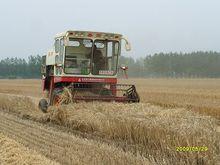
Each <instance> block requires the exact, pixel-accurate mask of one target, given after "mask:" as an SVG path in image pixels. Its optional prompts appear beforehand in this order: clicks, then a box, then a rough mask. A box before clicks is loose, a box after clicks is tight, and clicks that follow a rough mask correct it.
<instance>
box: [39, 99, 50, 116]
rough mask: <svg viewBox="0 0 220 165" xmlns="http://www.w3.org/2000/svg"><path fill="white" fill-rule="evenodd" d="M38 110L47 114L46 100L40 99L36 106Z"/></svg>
mask: <svg viewBox="0 0 220 165" xmlns="http://www.w3.org/2000/svg"><path fill="white" fill-rule="evenodd" d="M38 107H39V109H40V110H41V111H42V112H43V113H47V108H48V103H47V100H46V99H41V100H40V101H39V104H38Z"/></svg>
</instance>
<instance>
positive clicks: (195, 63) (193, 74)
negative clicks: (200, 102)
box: [0, 51, 220, 78]
mask: <svg viewBox="0 0 220 165" xmlns="http://www.w3.org/2000/svg"><path fill="white" fill-rule="evenodd" d="M119 61H120V62H119V63H120V65H126V66H128V75H129V76H130V77H173V78H206V77H207V78H218V77H220V53H218V52H211V51H210V52H202V51H200V52H192V53H158V54H154V55H147V56H146V57H144V58H138V59H134V58H132V57H124V56H121V57H120V60H119ZM40 67H41V56H39V55H35V56H33V55H31V56H29V57H28V59H23V58H17V57H15V58H5V59H3V60H1V61H0V78H40V77H41V73H40ZM119 74H120V75H121V76H122V72H119Z"/></svg>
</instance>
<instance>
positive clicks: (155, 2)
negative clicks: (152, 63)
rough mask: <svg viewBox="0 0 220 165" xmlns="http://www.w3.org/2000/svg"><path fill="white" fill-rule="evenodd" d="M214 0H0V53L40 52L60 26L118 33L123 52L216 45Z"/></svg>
mask: <svg viewBox="0 0 220 165" xmlns="http://www.w3.org/2000/svg"><path fill="white" fill-rule="evenodd" d="M219 8H220V1H219V0H108V1H104V0H92V1H90V0H35V1H33V0H0V22H1V23H0V36H1V39H0V59H3V58H6V57H22V58H27V57H28V56H29V55H36V54H39V55H43V54H45V53H46V52H47V51H48V50H49V49H51V48H52V46H53V42H54V36H55V34H57V33H60V32H63V31H66V30H70V29H72V30H89V31H90V30H91V31H104V32H115V33H121V34H123V35H124V36H126V37H127V38H128V39H129V41H130V42H131V45H132V51H130V52H124V51H123V55H125V56H132V57H134V58H139V57H145V56H146V55H149V54H154V53H159V52H192V51H200V50H201V51H220V10H219Z"/></svg>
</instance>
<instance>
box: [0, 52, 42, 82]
mask: <svg viewBox="0 0 220 165" xmlns="http://www.w3.org/2000/svg"><path fill="white" fill-rule="evenodd" d="M40 67H41V56H39V55H36V56H33V55H31V56H29V57H28V59H27V60H26V59H24V58H17V57H15V58H5V59H3V60H1V61H0V78H9V79H14V78H40V77H41V74H40Z"/></svg>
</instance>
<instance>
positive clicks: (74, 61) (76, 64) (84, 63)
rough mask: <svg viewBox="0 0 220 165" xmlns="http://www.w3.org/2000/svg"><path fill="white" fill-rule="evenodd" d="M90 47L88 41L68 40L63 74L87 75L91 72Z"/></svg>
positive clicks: (90, 41) (90, 42)
mask: <svg viewBox="0 0 220 165" xmlns="http://www.w3.org/2000/svg"><path fill="white" fill-rule="evenodd" d="M92 45H93V41H92V40H90V39H76V38H70V39H69V46H66V53H65V62H64V65H65V67H64V68H65V69H64V71H65V73H67V74H81V75H87V74H89V73H90V72H91V71H90V66H91V54H92Z"/></svg>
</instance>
